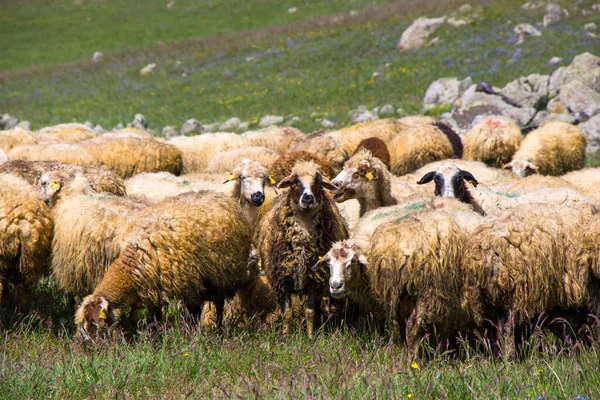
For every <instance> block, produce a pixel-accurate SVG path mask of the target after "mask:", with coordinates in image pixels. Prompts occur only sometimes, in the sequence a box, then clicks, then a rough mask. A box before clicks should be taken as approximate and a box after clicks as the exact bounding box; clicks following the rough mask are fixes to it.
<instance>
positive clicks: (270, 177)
mask: <svg viewBox="0 0 600 400" xmlns="http://www.w3.org/2000/svg"><path fill="white" fill-rule="evenodd" d="M269 181H270V182H271V185H274V184H275V183H276V181H275V178H273V175H269Z"/></svg>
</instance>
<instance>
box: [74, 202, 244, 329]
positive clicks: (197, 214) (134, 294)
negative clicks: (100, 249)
mask: <svg viewBox="0 0 600 400" xmlns="http://www.w3.org/2000/svg"><path fill="white" fill-rule="evenodd" d="M199 227H201V229H198V228H199ZM251 235H252V226H251V224H250V221H249V220H248V218H247V215H246V212H245V211H244V210H243V209H242V208H241V207H240V205H239V204H238V202H237V201H236V200H235V199H233V198H231V197H230V196H226V195H223V194H221V193H214V192H188V193H184V194H181V195H179V196H176V197H171V198H168V199H165V200H164V201H162V202H160V203H157V204H155V205H152V206H149V207H147V208H146V209H145V210H144V211H142V212H141V213H140V214H139V215H138V216H137V218H136V221H135V222H134V223H133V224H132V226H131V228H130V229H129V231H128V233H127V234H126V240H125V242H124V244H123V246H122V249H121V253H120V255H119V257H118V258H117V259H116V260H115V262H114V263H113V264H112V265H111V266H110V267H109V268H108V270H107V272H106V274H105V275H104V278H103V279H102V280H101V281H100V283H99V285H98V286H97V287H96V289H95V290H94V293H93V294H91V295H89V296H87V297H86V298H85V299H84V300H83V302H82V304H81V306H80V307H79V309H78V310H77V313H76V315H75V322H76V324H77V327H78V332H79V334H80V335H81V336H82V337H83V338H84V339H89V338H91V337H94V336H96V335H97V333H98V329H99V328H105V327H109V326H111V325H113V324H114V323H116V322H118V321H119V319H120V316H121V312H122V309H123V307H127V306H136V305H138V304H140V303H147V304H150V305H155V306H159V305H163V304H165V303H166V302H167V301H169V300H181V301H183V302H184V303H185V304H186V305H187V306H188V308H189V309H190V311H192V312H199V311H200V310H201V309H202V305H203V303H204V302H205V301H213V302H215V304H216V308H217V324H218V325H219V326H220V325H221V321H222V318H223V307H224V302H225V300H226V299H228V298H231V297H233V295H234V294H235V292H236V291H237V290H238V289H239V288H240V287H241V286H242V285H243V284H244V283H246V282H247V281H248V279H249V271H248V266H247V264H248V255H249V254H250V242H251Z"/></svg>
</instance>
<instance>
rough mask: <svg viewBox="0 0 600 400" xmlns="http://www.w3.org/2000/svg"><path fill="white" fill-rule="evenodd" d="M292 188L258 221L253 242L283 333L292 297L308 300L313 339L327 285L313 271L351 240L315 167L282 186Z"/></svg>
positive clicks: (303, 166)
mask: <svg viewBox="0 0 600 400" xmlns="http://www.w3.org/2000/svg"><path fill="white" fill-rule="evenodd" d="M278 186H279V188H288V187H289V188H290V190H289V192H288V193H287V195H281V196H279V197H277V198H276V199H275V201H274V202H273V205H272V207H271V208H270V210H269V211H268V212H267V214H266V215H265V216H264V217H263V218H262V219H261V220H260V222H259V225H258V227H257V230H256V232H255V235H254V243H256V247H257V250H258V252H259V255H260V259H261V261H262V268H263V270H264V271H265V273H266V275H267V277H268V279H269V282H270V284H271V286H272V288H273V291H274V292H275V293H276V295H277V299H278V302H279V306H280V309H281V312H282V313H283V318H284V326H283V330H284V332H285V333H287V332H288V331H289V327H290V324H291V318H292V308H291V299H292V294H300V295H302V296H303V297H304V296H306V305H305V316H306V325H307V332H308V335H309V337H312V336H313V335H314V332H315V323H316V318H317V315H318V313H319V311H320V305H321V304H320V303H321V297H322V296H323V295H324V294H326V287H325V282H324V281H323V279H322V277H321V276H319V275H318V274H314V273H312V272H311V270H310V267H311V266H312V265H314V264H315V263H316V261H317V259H318V257H319V256H322V255H324V254H325V253H326V252H327V251H328V250H329V247H330V246H331V244H332V243H333V242H335V241H338V240H343V239H345V238H347V237H348V230H347V228H346V226H345V224H344V220H343V218H342V217H341V215H340V214H339V211H338V209H337V207H336V205H335V203H334V202H333V201H332V200H330V199H329V197H328V196H327V194H326V193H325V191H324V189H335V186H333V185H332V184H331V183H330V182H328V181H326V180H324V179H323V177H322V175H321V173H320V172H319V170H318V169H317V166H316V164H314V163H313V162H304V161H299V162H298V163H296V165H295V166H294V168H293V169H292V173H291V174H290V175H289V176H288V177H286V178H285V179H283V180H282V181H281V182H279V185H278Z"/></svg>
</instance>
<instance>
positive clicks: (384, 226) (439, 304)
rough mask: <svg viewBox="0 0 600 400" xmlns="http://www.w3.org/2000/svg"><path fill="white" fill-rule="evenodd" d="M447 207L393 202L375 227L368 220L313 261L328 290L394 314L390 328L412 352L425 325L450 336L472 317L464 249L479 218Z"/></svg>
mask: <svg viewBox="0 0 600 400" xmlns="http://www.w3.org/2000/svg"><path fill="white" fill-rule="evenodd" d="M449 201H450V202H452V200H449ZM445 202H448V200H445ZM455 204H456V205H458V207H462V206H461V203H460V202H456V203H455ZM442 205H443V203H442ZM449 207H450V209H449V211H440V210H435V211H431V210H425V211H415V212H410V211H408V210H402V211H401V210H397V211H399V213H397V214H395V215H393V217H391V218H389V219H386V220H385V221H382V222H380V223H379V224H377V225H376V228H375V229H374V230H373V227H372V226H371V227H370V229H371V230H372V233H370V234H367V235H366V236H365V237H353V238H352V239H350V240H345V241H342V242H337V243H334V244H333V246H332V248H331V249H330V250H329V252H328V253H327V254H326V255H325V256H324V257H323V258H322V259H321V260H320V261H319V262H318V263H317V264H316V265H315V266H314V267H313V269H314V270H317V271H318V270H320V269H321V268H324V267H325V268H326V267H329V276H330V278H329V292H330V294H331V296H332V297H334V298H340V297H342V296H346V295H347V296H350V298H351V299H352V300H353V301H355V302H357V303H359V304H360V305H361V306H362V307H363V308H365V309H366V310H368V311H371V312H374V313H376V314H379V315H380V316H383V317H387V318H388V319H390V320H392V321H393V322H394V327H395V332H394V333H395V334H397V335H398V336H399V338H400V340H402V341H406V344H407V348H408V350H409V354H411V355H413V356H414V355H416V351H417V348H418V344H419V340H420V337H421V335H422V333H425V332H434V331H435V332H436V333H437V334H439V335H441V336H446V337H451V336H452V335H453V334H455V333H456V332H457V331H458V329H460V328H464V327H466V326H469V324H470V322H471V320H472V319H471V315H470V312H469V310H467V309H465V308H464V307H463V288H464V281H465V274H464V273H463V270H462V257H463V253H464V251H465V250H466V243H467V238H468V235H469V233H470V232H471V231H472V230H473V229H475V227H476V226H478V225H479V224H480V223H482V220H483V219H482V217H481V216H479V215H478V214H476V213H474V212H473V211H468V210H467V211H450V210H451V209H452V207H453V205H450V206H449ZM459 220H465V221H464V222H461V223H457V221H459ZM382 314H383V315H382Z"/></svg>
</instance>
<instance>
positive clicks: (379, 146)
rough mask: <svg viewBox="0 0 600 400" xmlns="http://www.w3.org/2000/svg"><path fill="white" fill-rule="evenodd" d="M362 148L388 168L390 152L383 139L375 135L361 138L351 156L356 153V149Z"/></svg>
mask: <svg viewBox="0 0 600 400" xmlns="http://www.w3.org/2000/svg"><path fill="white" fill-rule="evenodd" d="M362 148H365V149H367V150H369V151H370V152H371V154H372V155H373V157H377V158H379V159H380V160H381V162H382V163H383V164H384V165H385V166H386V168H387V169H388V170H389V169H390V152H389V151H388V148H387V146H386V145H385V142H384V141H383V140H381V139H378V138H376V137H370V138H367V139H363V140H361V142H360V143H359V144H358V147H357V148H356V150H354V153H352V156H354V155H355V154H356V153H358V151H359V150H360V149H362ZM350 158H352V157H350Z"/></svg>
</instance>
